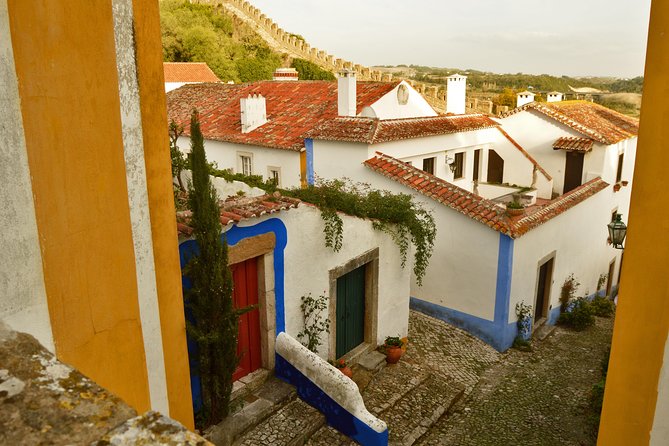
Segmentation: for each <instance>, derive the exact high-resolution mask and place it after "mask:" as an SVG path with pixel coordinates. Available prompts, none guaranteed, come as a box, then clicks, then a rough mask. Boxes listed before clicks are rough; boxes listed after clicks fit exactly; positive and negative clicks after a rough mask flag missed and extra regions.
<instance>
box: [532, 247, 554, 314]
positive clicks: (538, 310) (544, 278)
mask: <svg viewBox="0 0 669 446" xmlns="http://www.w3.org/2000/svg"><path fill="white" fill-rule="evenodd" d="M552 275H553V259H550V260H548V261H547V262H545V263H544V264H543V265H541V266H540V267H539V283H538V284H537V297H536V299H535V301H534V320H535V322H536V321H538V320H539V319H541V318H544V317H546V316H547V313H548V311H547V310H548V309H547V307H548V302H550V292H551V282H552Z"/></svg>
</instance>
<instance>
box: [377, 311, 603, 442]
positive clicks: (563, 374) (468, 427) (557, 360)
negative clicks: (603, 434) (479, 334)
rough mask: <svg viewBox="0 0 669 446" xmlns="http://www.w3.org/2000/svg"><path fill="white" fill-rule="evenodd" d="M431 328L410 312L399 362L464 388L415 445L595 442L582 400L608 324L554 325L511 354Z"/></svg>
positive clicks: (596, 369) (596, 375)
mask: <svg viewBox="0 0 669 446" xmlns="http://www.w3.org/2000/svg"><path fill="white" fill-rule="evenodd" d="M438 325H441V323H440V322H439V321H435V320H433V319H430V318H427V317H425V316H423V315H420V314H415V313H413V314H412V316H411V329H412V332H411V334H410V335H411V340H412V341H413V343H412V346H411V347H412V348H411V350H410V353H409V354H408V355H407V360H410V361H416V362H422V363H423V365H425V366H428V367H430V368H435V369H437V370H439V371H441V372H443V373H445V374H447V375H449V376H454V375H455V376H454V377H455V378H456V380H458V381H460V382H462V383H463V384H465V385H466V386H467V390H466V394H465V396H464V398H462V399H460V400H459V402H458V403H456V405H455V406H454V407H452V408H451V409H450V410H449V413H448V414H447V415H445V416H442V417H441V418H440V419H439V421H438V422H437V423H436V424H435V425H433V426H432V427H431V429H430V430H429V432H428V433H426V434H425V435H424V436H422V437H421V438H420V440H419V441H418V442H417V444H419V445H458V446H466V445H476V446H484V445H510V444H522V445H541V446H550V445H593V444H594V443H595V440H594V437H593V432H594V428H593V422H592V421H591V415H590V414H589V412H588V410H587V408H588V398H589V392H590V389H591V387H592V385H593V384H595V383H596V382H597V381H598V380H599V379H600V377H601V362H602V359H603V357H604V355H605V351H606V349H607V347H608V345H610V341H611V333H612V329H613V319H602V318H597V323H596V326H595V327H591V328H590V329H588V330H586V331H584V332H575V331H570V330H567V329H564V328H561V327H557V328H556V329H555V330H554V331H553V333H552V334H551V335H550V336H549V337H548V338H546V339H545V340H544V341H535V342H534V350H533V351H532V352H521V351H518V350H515V349H511V350H509V351H508V352H507V353H504V354H499V353H496V352H494V350H492V349H490V350H491V351H488V350H487V348H486V347H487V346H485V345H482V343H479V341H477V340H475V339H471V342H469V341H468V338H470V337H469V336H468V335H466V334H465V333H463V332H461V331H460V330H456V329H453V328H452V327H449V326H448V325H445V324H444V325H445V327H447V328H446V330H444V331H442V330H435V329H437V328H438ZM451 338H452V340H451V341H450V342H449V339H451ZM456 340H457V342H456ZM444 341H445V342H444ZM458 347H459V348H458ZM474 381H478V382H476V383H475V384H474V385H472V384H471V383H472V382H474ZM390 428H391V429H392V426H390Z"/></svg>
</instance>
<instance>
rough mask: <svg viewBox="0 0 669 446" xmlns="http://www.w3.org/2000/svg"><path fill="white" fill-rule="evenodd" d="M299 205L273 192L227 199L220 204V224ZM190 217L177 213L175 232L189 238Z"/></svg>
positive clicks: (183, 213)
mask: <svg viewBox="0 0 669 446" xmlns="http://www.w3.org/2000/svg"><path fill="white" fill-rule="evenodd" d="M300 203H301V202H300V200H298V199H296V198H290V197H283V196H281V195H280V194H279V193H278V192H275V193H274V195H262V196H260V197H241V198H240V197H229V198H228V199H226V200H225V201H222V202H221V203H220V209H221V224H222V225H223V226H228V225H233V224H235V223H239V222H240V221H242V220H248V219H251V218H258V217H262V216H263V215H267V214H274V213H276V212H280V211H283V210H288V209H291V208H296V207H298V206H299V204H300ZM192 215H193V214H192V212H191V211H182V212H177V232H178V233H179V234H182V235H185V236H190V235H191V234H192V233H193V228H192V227H190V226H189V223H190V219H191V217H192Z"/></svg>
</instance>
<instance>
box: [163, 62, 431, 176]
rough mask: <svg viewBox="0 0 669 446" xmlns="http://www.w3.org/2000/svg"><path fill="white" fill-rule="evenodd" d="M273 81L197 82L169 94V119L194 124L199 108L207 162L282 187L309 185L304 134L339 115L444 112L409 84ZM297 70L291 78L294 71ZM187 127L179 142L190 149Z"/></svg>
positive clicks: (348, 78)
mask: <svg viewBox="0 0 669 446" xmlns="http://www.w3.org/2000/svg"><path fill="white" fill-rule="evenodd" d="M278 74H281V76H276V77H275V79H276V80H273V81H259V82H253V83H248V84H241V85H229V84H209V83H205V84H192V85H184V86H183V87H181V88H179V89H177V90H174V91H171V92H169V93H168V94H167V104H168V116H169V119H170V120H171V121H174V122H177V123H179V124H181V125H183V126H184V128H185V129H186V130H187V129H188V122H189V119H190V114H191V111H192V110H193V109H194V108H195V109H197V110H198V111H199V113H200V123H201V128H202V133H203V136H204V138H205V150H206V152H207V159H208V160H209V161H213V162H215V163H216V164H217V165H218V166H219V168H221V169H225V168H230V169H232V170H233V171H234V172H236V173H243V174H246V175H260V176H263V177H264V178H269V179H274V180H275V181H277V183H278V184H279V186H281V187H297V186H300V185H301V184H306V182H307V179H308V178H307V175H308V173H307V172H309V170H310V169H309V166H310V164H311V162H312V160H311V159H310V158H309V150H308V149H309V148H308V146H306V144H305V139H304V134H305V133H306V132H307V131H309V130H311V129H313V128H315V127H317V126H318V125H320V124H322V123H323V122H325V121H327V120H329V119H332V118H336V117H337V116H349V117H352V116H367V117H376V118H382V119H387V118H409V117H418V116H436V115H437V113H436V112H435V111H434V110H433V109H432V107H430V105H429V104H428V103H427V102H426V101H425V99H424V98H423V97H422V96H421V95H420V94H419V93H418V92H416V91H415V90H414V89H413V88H412V87H411V86H410V85H409V84H408V83H406V82H404V81H401V82H357V81H356V78H355V74H354V73H353V72H350V71H343V72H342V73H340V75H339V79H338V81H337V82H327V81H295V76H294V75H293V74H292V73H284V72H281V73H278ZM288 74H290V75H288ZM187 135H188V132H187V131H186V133H185V134H184V136H183V137H182V138H180V139H179V141H178V144H179V146H180V147H181V148H182V149H183V150H184V151H188V150H189V144H190V143H189V140H188V138H187Z"/></svg>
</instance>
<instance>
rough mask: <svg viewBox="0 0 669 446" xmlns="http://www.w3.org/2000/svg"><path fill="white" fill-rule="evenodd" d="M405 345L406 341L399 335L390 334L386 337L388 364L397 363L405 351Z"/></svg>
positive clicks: (385, 345)
mask: <svg viewBox="0 0 669 446" xmlns="http://www.w3.org/2000/svg"><path fill="white" fill-rule="evenodd" d="M403 345H404V343H403V342H402V339H400V337H399V336H388V337H387V338H386V342H385V343H384V347H385V350H386V362H387V363H388V364H397V362H398V361H399V360H400V358H401V357H402V354H403V353H404V351H403V350H402V346H403Z"/></svg>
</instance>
